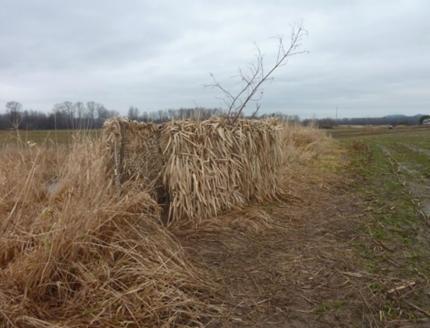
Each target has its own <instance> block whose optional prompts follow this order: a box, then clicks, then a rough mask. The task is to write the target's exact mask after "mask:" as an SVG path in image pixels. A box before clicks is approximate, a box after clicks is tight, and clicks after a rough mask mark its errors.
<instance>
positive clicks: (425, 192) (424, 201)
mask: <svg viewBox="0 0 430 328" xmlns="http://www.w3.org/2000/svg"><path fill="white" fill-rule="evenodd" d="M401 145H402V146H405V147H406V148H407V149H409V150H413V151H415V152H418V151H419V152H420V153H424V154H425V152H424V149H421V148H418V147H414V146H412V145H408V144H401ZM379 148H380V149H381V151H382V152H383V153H384V155H385V156H386V157H387V158H388V159H389V160H390V162H391V164H392V166H393V168H395V171H396V172H395V173H396V176H397V179H399V181H400V182H401V183H402V184H403V185H404V186H406V187H407V189H408V191H409V194H410V195H411V197H412V201H414V202H415V203H416V206H417V207H418V208H417V210H418V212H419V213H420V214H421V216H423V217H424V218H425V219H426V220H427V222H428V220H429V218H430V179H427V178H425V177H422V176H421V174H420V172H418V171H417V170H415V169H412V168H411V167H410V166H411V165H410V164H409V162H399V161H397V160H396V159H395V158H394V156H393V154H392V153H391V151H390V150H389V149H388V148H387V147H386V146H383V145H379ZM429 156H430V152H429ZM399 173H400V174H399ZM401 174H406V175H408V177H409V178H408V180H406V179H405V178H404V177H402V176H401Z"/></svg>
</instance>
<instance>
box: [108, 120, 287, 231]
mask: <svg viewBox="0 0 430 328" xmlns="http://www.w3.org/2000/svg"><path fill="white" fill-rule="evenodd" d="M280 130H281V126H280V125H279V124H278V123H277V122H276V121H270V120H263V121H257V120H246V119H243V120H239V121H237V122H236V124H234V125H231V124H229V123H228V122H226V121H225V120H224V119H222V118H211V119H209V120H205V121H187V120H186V121H173V122H169V123H165V124H163V125H161V126H155V125H151V124H143V123H137V122H128V121H125V120H117V119H115V120H111V121H109V122H108V123H107V124H106V126H105V140H106V141H107V145H108V149H109V150H110V153H111V158H112V159H113V160H111V164H112V166H113V167H114V172H115V174H116V176H117V177H118V176H120V177H122V178H124V177H126V178H127V179H128V178H130V177H141V178H143V180H144V181H146V183H147V184H148V185H149V186H156V185H159V186H160V185H161V188H162V189H163V193H164V194H165V195H167V197H166V196H164V197H159V199H164V200H166V199H167V201H168V212H167V222H168V223H169V224H172V223H179V224H180V225H187V224H193V225H197V224H199V223H200V222H201V221H202V220H204V219H207V218H209V217H212V216H216V215H218V214H220V213H221V212H223V211H226V210H229V209H232V208H234V207H241V206H244V205H245V204H247V203H248V202H250V201H254V200H255V201H262V200H264V199H270V198H274V197H276V196H277V195H278V194H279V192H280V191H281V187H280V183H279V179H278V178H279V173H280V169H281V167H282V142H281V138H280ZM142 131H144V132H142ZM156 144H158V146H157V145H156ZM157 148H158V150H159V152H157ZM115 158H117V160H114V159H115ZM148 163H151V164H152V166H149V164H148Z"/></svg>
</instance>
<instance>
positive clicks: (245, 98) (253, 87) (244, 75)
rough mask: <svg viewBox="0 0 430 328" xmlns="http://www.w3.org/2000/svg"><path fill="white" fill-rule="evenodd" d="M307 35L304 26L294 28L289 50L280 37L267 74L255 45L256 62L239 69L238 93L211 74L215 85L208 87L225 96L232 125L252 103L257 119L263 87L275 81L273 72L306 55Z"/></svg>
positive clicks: (253, 115)
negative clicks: (274, 56)
mask: <svg viewBox="0 0 430 328" xmlns="http://www.w3.org/2000/svg"><path fill="white" fill-rule="evenodd" d="M306 33H307V32H306V30H305V29H304V28H303V26H302V25H298V26H296V27H293V28H292V31H291V39H290V43H289V45H288V47H287V48H286V47H285V44H284V39H283V38H282V37H278V38H277V39H278V48H277V53H276V58H275V62H274V64H273V65H272V66H271V67H270V69H269V70H268V71H267V72H266V71H265V68H264V60H263V54H262V52H261V49H260V48H259V47H258V45H255V46H256V56H255V62H253V63H251V64H250V65H249V67H248V69H247V70H246V71H243V70H242V69H239V78H240V81H241V82H242V83H243V85H242V87H241V88H240V89H239V91H238V92H237V93H234V92H232V91H229V90H228V89H227V88H225V87H224V86H222V85H221V84H220V83H219V82H218V81H217V80H216V79H215V77H214V76H213V74H211V77H212V80H213V84H210V85H208V86H210V87H214V88H216V89H218V90H220V91H221V92H222V94H223V95H224V98H223V101H224V103H225V104H226V113H227V114H226V115H227V117H228V119H229V120H230V122H231V123H233V124H234V123H235V122H236V121H237V120H238V118H239V117H240V116H241V115H242V113H243V111H244V110H245V108H246V107H247V105H248V104H249V103H250V102H253V103H255V104H256V105H255V106H256V109H255V110H254V112H253V114H252V117H255V115H256V114H257V112H258V111H259V109H260V108H261V99H262V97H263V91H260V88H261V86H262V85H263V84H264V83H265V82H267V81H269V80H271V79H273V78H272V74H273V72H274V71H275V70H277V69H278V68H279V67H281V66H284V65H286V64H287V62H288V58H289V57H291V56H295V55H300V54H304V53H306V51H303V50H300V48H301V46H302V40H303V37H304V36H305V35H306Z"/></svg>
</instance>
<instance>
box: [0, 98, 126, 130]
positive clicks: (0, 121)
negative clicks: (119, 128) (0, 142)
mask: <svg viewBox="0 0 430 328" xmlns="http://www.w3.org/2000/svg"><path fill="white" fill-rule="evenodd" d="M118 115H119V114H118V113H117V112H116V111H112V110H108V109H106V108H105V107H104V106H103V105H102V104H99V103H96V102H94V101H90V102H87V103H83V102H75V103H73V102H70V101H65V102H63V103H60V104H56V105H55V106H54V108H53V110H52V112H51V113H44V112H41V111H37V110H31V109H30V110H29V109H24V108H23V106H22V104H21V103H19V102H17V101H9V102H8V103H6V112H5V113H4V114H0V129H28V130H51V129H94V128H100V127H101V126H102V125H103V123H104V121H105V120H106V119H108V118H110V117H113V116H118Z"/></svg>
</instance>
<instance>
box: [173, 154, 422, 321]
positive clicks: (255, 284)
mask: <svg viewBox="0 0 430 328" xmlns="http://www.w3.org/2000/svg"><path fill="white" fill-rule="evenodd" d="M361 148H362V149H361ZM357 149H358V151H359V152H364V153H363V154H364V155H363V158H364V160H365V162H363V163H361V164H360V165H359V166H360V168H361V169H367V168H368V167H369V165H371V163H372V161H373V164H372V165H377V166H375V168H374V170H376V169H377V168H381V169H383V173H382V174H381V173H377V171H374V173H373V174H374V175H375V177H376V178H377V179H381V180H380V181H376V180H374V179H373V180H372V181H373V182H372V187H371V189H369V190H368V189H367V188H366V187H365V188H364V189H363V188H362V189H363V190H362V191H360V192H358V189H359V187H360V186H366V185H368V184H369V183H370V181H367V180H366V178H365V177H363V176H361V175H358V176H357V177H355V178H354V179H353V180H349V178H346V177H345V176H342V175H339V174H337V175H335V178H333V177H332V178H330V179H325V180H324V179H323V180H321V179H319V178H316V179H314V177H312V175H310V176H307V177H302V178H303V181H298V180H300V179H298V180H297V181H296V182H295V183H296V184H295V185H294V186H292V187H291V190H294V195H291V196H290V197H289V198H288V199H286V200H285V201H284V202H278V203H273V204H268V205H265V206H258V207H257V206H256V207H254V208H248V209H247V210H244V211H241V212H239V211H238V212H235V213H230V214H229V215H227V216H225V217H221V218H219V220H220V222H222V224H219V225H217V224H215V225H213V226H208V227H207V229H199V231H198V232H194V233H191V234H187V235H186V236H182V237H178V238H179V239H180V241H181V243H182V245H183V246H184V248H185V249H186V251H187V253H188V255H189V257H190V258H191V259H192V261H193V262H194V263H195V265H196V266H199V267H203V268H204V269H205V270H206V271H207V272H209V275H210V276H211V277H212V279H213V280H214V281H216V282H217V283H218V285H219V289H218V291H217V302H218V304H219V305H221V306H222V307H223V309H224V311H223V314H222V316H221V317H220V318H218V319H216V320H214V321H212V322H210V323H209V324H208V327H292V328H294V327H296V328H302V327H429V326H430V321H429V318H430V313H429V312H428V306H429V300H428V295H430V290H429V278H430V277H429V276H428V273H427V266H426V263H428V261H427V259H428V260H430V256H429V252H428V250H427V249H428V247H427V246H428V245H429V243H430V241H429V240H428V238H427V237H426V236H427V235H428V233H429V228H428V227H426V226H425V224H424V223H421V221H417V220H419V217H415V215H416V214H415V212H414V211H415V210H414V208H415V207H410V205H407V204H409V203H408V202H410V200H407V198H408V196H407V195H408V193H407V192H406V191H405V190H406V189H405V190H403V189H401V188H403V187H402V185H403V184H402V183H401V182H398V181H397V180H396V177H395V175H393V173H392V171H391V170H392V166H391V165H390V164H389V163H386V164H384V165H386V166H384V165H382V164H381V163H383V162H380V160H382V161H386V156H385V157H384V156H382V157H381V158H378V159H374V158H373V157H374V155H372V154H370V153H367V152H369V149H368V148H366V147H361V146H360V147H358V148H357ZM384 152H386V151H384ZM368 161H370V162H368ZM380 165H382V166H380ZM387 183H394V184H395V185H396V188H397V189H395V190H394V191H393V189H392V188H391V187H388V185H387ZM369 187H370V184H369ZM387 192H388V193H390V192H394V194H393V195H395V197H397V198H398V200H396V201H395V203H394V204H392V203H391V199H392V197H393V195H390V194H386V193H387ZM405 197H406V198H405ZM399 201H401V202H403V201H405V202H406V203H404V204H406V205H400V204H403V203H396V202H399ZM396 204H399V206H397V205H396ZM411 211H412V212H411ZM406 214H407V215H408V217H409V218H411V220H409V219H407V220H406V219H403V217H404V215H406ZM397 218H400V219H397ZM408 220H409V221H408ZM426 295H427V296H426Z"/></svg>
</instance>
